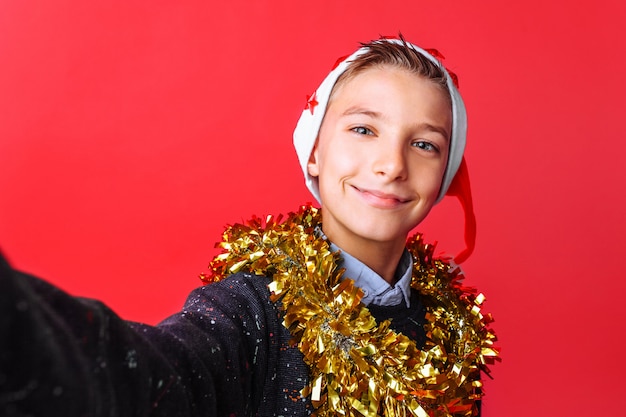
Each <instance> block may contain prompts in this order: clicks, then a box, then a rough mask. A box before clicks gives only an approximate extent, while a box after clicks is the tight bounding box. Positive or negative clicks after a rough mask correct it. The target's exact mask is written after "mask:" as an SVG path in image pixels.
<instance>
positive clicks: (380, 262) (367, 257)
mask: <svg viewBox="0 0 626 417" xmlns="http://www.w3.org/2000/svg"><path fill="white" fill-rule="evenodd" d="M322 231H323V232H324V234H325V235H326V237H327V238H328V239H329V240H330V241H331V242H333V243H334V244H335V245H337V246H338V247H339V248H341V250H343V251H345V252H347V253H349V254H350V255H352V256H353V257H355V258H357V259H358V260H359V261H361V262H363V263H364V264H365V265H367V266H368V267H369V268H370V269H371V270H372V271H374V272H376V273H377V274H378V275H380V276H381V277H382V278H383V279H384V280H385V281H387V282H388V283H389V284H391V285H393V284H395V282H396V270H397V268H398V263H399V262H400V258H401V257H402V253H403V252H404V248H405V242H404V241H401V242H378V241H372V240H369V239H359V240H356V241H355V240H350V241H346V240H342V239H337V238H336V236H333V234H332V232H331V233H330V234H328V233H327V232H326V230H325V229H324V226H323V224H322ZM329 232H330V231H329Z"/></svg>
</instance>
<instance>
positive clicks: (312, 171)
mask: <svg viewBox="0 0 626 417" xmlns="http://www.w3.org/2000/svg"><path fill="white" fill-rule="evenodd" d="M317 143H318V142H317V141H315V145H314V146H313V151H311V156H310V157H309V162H308V163H307V171H309V175H310V176H312V177H319V175H320V167H319V156H318V152H317Z"/></svg>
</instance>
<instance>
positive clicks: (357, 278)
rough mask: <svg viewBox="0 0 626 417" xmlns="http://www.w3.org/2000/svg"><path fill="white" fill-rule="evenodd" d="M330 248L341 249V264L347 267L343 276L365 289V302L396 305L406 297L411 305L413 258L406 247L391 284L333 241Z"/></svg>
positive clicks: (366, 303) (363, 300)
mask: <svg viewBox="0 0 626 417" xmlns="http://www.w3.org/2000/svg"><path fill="white" fill-rule="evenodd" d="M330 248H331V250H332V251H333V252H336V251H340V253H341V261H340V263H339V266H340V267H342V268H345V269H346V271H345V272H344V274H343V276H344V277H346V278H350V279H352V280H354V283H355V284H356V286H357V287H359V288H361V289H362V290H363V293H364V296H363V299H362V300H361V301H362V302H363V304H365V305H370V304H374V305H379V306H396V305H398V304H400V303H401V302H402V300H403V299H404V301H405V302H406V306H407V307H410V306H411V278H412V275H413V274H412V273H413V258H412V256H411V254H410V253H409V251H407V250H406V249H405V250H404V252H403V253H402V257H401V258H400V262H399V263H398V267H397V268H396V273H395V279H396V283H395V284H394V285H390V284H389V283H388V282H387V281H385V280H384V279H383V278H382V277H381V276H380V275H378V274H377V273H376V272H374V271H373V270H372V269H370V268H369V267H368V266H367V265H365V264H364V263H363V262H361V261H359V260H358V259H357V258H355V257H354V256H352V255H350V254H349V253H347V252H345V251H343V250H342V249H341V248H340V247H338V246H337V245H335V244H333V243H331V244H330Z"/></svg>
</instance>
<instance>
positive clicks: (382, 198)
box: [352, 185, 411, 209]
mask: <svg viewBox="0 0 626 417" xmlns="http://www.w3.org/2000/svg"><path fill="white" fill-rule="evenodd" d="M352 188H353V189H354V190H355V191H357V192H358V194H359V195H360V196H361V198H363V199H364V200H365V201H366V202H367V203H368V204H370V205H372V206H374V207H378V208H387V209H388V208H396V207H399V206H402V205H404V204H406V203H407V202H409V201H410V200H411V199H410V198H407V197H405V196H402V195H398V194H393V193H386V192H383V191H380V190H376V189H368V188H360V187H357V186H354V185H353V186H352Z"/></svg>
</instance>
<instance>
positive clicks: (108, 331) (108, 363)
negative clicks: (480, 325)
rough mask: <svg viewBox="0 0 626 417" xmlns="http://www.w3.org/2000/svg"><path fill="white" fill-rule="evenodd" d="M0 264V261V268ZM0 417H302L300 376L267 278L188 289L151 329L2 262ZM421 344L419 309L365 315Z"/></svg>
mask: <svg viewBox="0 0 626 417" xmlns="http://www.w3.org/2000/svg"><path fill="white" fill-rule="evenodd" d="M0 261H2V260H1V259H0ZM0 265H1V266H2V268H1V271H0V272H1V273H2V274H1V279H0V415H2V416H26V415H35V416H144V415H146V416H147V415H151V416H161V415H162V416H168V417H172V416H248V415H258V416H302V415H308V414H310V413H311V412H312V407H311V404H310V401H309V400H308V399H303V398H301V397H300V394H299V392H300V390H301V389H302V388H303V387H304V386H305V385H306V384H307V378H308V377H307V375H308V368H307V366H306V365H305V364H304V362H303V361H302V355H301V353H300V352H299V350H298V349H297V348H296V347H292V346H291V345H290V343H289V340H290V338H291V336H290V334H289V332H288V331H287V329H285V327H284V326H283V325H282V313H281V310H280V305H277V304H275V303H273V302H271V301H270V300H269V290H268V289H267V284H268V283H269V282H270V280H269V279H268V278H266V277H259V276H252V275H249V274H237V275H234V276H231V277H229V278H227V279H226V280H224V281H221V282H218V283H215V284H211V285H208V286H204V287H201V288H198V289H197V290H195V291H193V292H192V293H191V295H190V296H189V298H188V300H187V302H186V303H185V306H184V309H183V311H182V312H181V313H179V314H176V315H173V316H171V317H169V318H168V319H166V320H165V321H163V322H162V323H160V324H158V325H157V326H147V325H144V324H138V323H131V322H125V321H123V320H121V319H120V318H119V317H117V316H116V315H115V314H114V313H113V312H112V311H110V310H109V309H108V308H107V307H106V306H105V305H103V304H102V303H100V302H98V301H95V300H87V299H80V298H75V297H71V296H69V295H67V294H65V293H63V292H62V291H61V290H59V289H58V288H56V287H54V286H52V285H50V284H48V283H46V282H44V281H42V280H39V279H37V278H35V277H32V276H29V275H26V274H21V273H18V272H14V271H12V270H11V269H10V268H9V267H8V265H6V263H3V262H0ZM369 309H370V311H371V312H372V314H373V315H374V317H376V319H377V320H379V321H380V320H383V319H392V328H394V330H396V331H399V332H402V333H404V334H405V335H407V336H409V337H410V338H413V339H415V340H416V341H417V343H418V345H421V344H423V342H424V338H425V335H424V330H423V324H424V320H425V319H424V314H425V312H424V309H423V307H422V304H421V303H420V301H419V296H418V295H417V294H416V293H415V292H414V293H413V294H412V300H411V308H410V309H407V308H406V306H405V305H401V306H396V307H381V306H372V305H370V307H369Z"/></svg>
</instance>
